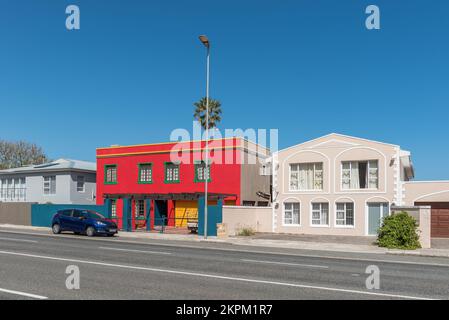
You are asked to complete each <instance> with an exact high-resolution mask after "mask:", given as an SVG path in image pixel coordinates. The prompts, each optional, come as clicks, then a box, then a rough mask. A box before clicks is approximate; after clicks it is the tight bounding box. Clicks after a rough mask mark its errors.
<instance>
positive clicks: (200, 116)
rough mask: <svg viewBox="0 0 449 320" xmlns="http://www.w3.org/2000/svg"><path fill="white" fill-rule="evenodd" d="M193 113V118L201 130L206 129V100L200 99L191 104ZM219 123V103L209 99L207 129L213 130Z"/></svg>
mask: <svg viewBox="0 0 449 320" xmlns="http://www.w3.org/2000/svg"><path fill="white" fill-rule="evenodd" d="M193 105H194V106H195V111H194V113H193V117H194V118H195V119H196V120H198V121H199V122H200V124H201V127H203V129H206V98H201V100H200V101H198V102H195V103H194V104H193ZM220 121H221V102H220V101H218V100H214V99H209V129H211V128H215V127H216V126H217V125H218V123H219V122H220Z"/></svg>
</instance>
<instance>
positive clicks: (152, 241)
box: [0, 227, 449, 268]
mask: <svg viewBox="0 0 449 320" xmlns="http://www.w3.org/2000/svg"><path fill="white" fill-rule="evenodd" d="M0 228H1V227H0ZM0 233H12V234H24V235H33V236H44V237H49V238H64V239H72V240H75V241H76V240H86V241H106V242H113V243H126V244H144V245H149V246H164V247H174V248H188V249H200V250H204V249H205V250H212V251H214V250H215V251H228V252H241V253H260V254H270V255H281V256H291V257H304V258H320V259H332V260H348V261H354V262H358V261H362V262H382V263H397V264H408V265H419V266H433V267H445V268H449V264H444V263H433V262H419V261H402V260H387V259H377V258H376V257H373V258H371V259H370V258H358V257H341V256H326V255H318V254H306V253H289V252H278V251H262V250H245V249H244V248H241V247H244V246H250V247H257V246H260V245H254V244H253V245H251V244H247V245H246V244H233V243H231V245H235V246H241V247H240V248H233V249H227V248H214V247H201V246H193V245H183V244H169V243H163V242H160V241H175V242H176V241H178V242H186V241H191V240H165V239H164V240H163V239H147V240H149V241H148V242H143V241H129V240H122V239H123V238H117V240H111V239H106V238H93V237H90V238H88V237H85V238H83V237H73V236H69V235H67V236H65V235H52V234H45V233H36V232H14V231H6V230H3V229H0ZM198 243H200V242H198ZM205 243H207V242H205ZM211 244H213V243H211ZM263 248H272V249H280V250H283V249H284V250H285V249H289V248H283V247H263ZM292 250H301V251H322V252H334V251H331V250H323V249H304V248H293V249H292ZM346 253H356V252H353V251H348V252H346ZM361 253H365V254H372V255H378V256H381V255H389V256H392V255H393V254H392V253H388V252H386V253H379V252H368V251H366V252H361ZM410 257H416V258H435V259H438V258H440V259H441V258H447V257H440V256H431V257H428V256H419V255H414V256H410Z"/></svg>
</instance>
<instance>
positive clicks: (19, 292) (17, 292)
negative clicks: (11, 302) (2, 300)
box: [0, 288, 48, 300]
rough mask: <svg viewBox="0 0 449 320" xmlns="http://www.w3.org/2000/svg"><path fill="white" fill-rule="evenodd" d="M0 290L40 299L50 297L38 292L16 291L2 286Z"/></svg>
mask: <svg viewBox="0 0 449 320" xmlns="http://www.w3.org/2000/svg"><path fill="white" fill-rule="evenodd" d="M0 292H5V293H10V294H15V295H18V296H24V297H28V298H33V299H40V300H43V299H48V298H47V297H44V296H38V295H37V294H32V293H26V292H21V291H14V290H8V289H2V288H0Z"/></svg>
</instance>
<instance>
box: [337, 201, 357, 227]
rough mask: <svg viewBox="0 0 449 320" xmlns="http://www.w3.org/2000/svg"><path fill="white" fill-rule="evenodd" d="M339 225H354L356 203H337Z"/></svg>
mask: <svg viewBox="0 0 449 320" xmlns="http://www.w3.org/2000/svg"><path fill="white" fill-rule="evenodd" d="M335 218H336V220H335V222H336V225H337V226H354V204H353V203H352V202H346V203H337V212H336V217H335Z"/></svg>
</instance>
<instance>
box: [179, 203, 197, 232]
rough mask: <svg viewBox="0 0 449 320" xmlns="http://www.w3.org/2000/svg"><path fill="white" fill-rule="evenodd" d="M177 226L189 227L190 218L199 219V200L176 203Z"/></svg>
mask: <svg viewBox="0 0 449 320" xmlns="http://www.w3.org/2000/svg"><path fill="white" fill-rule="evenodd" d="M175 219H176V221H175V226H176V227H187V221H188V220H189V219H193V220H197V219H198V202H197V201H179V200H176V203H175Z"/></svg>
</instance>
